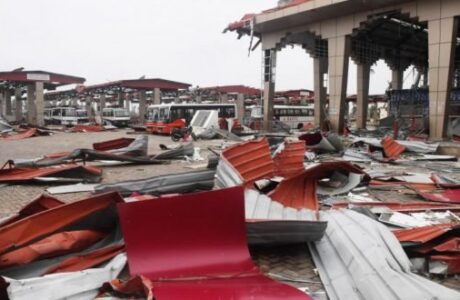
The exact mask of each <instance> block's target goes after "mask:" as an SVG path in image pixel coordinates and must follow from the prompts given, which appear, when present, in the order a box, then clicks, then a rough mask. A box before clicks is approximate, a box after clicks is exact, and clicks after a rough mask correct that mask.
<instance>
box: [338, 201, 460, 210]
mask: <svg viewBox="0 0 460 300" xmlns="http://www.w3.org/2000/svg"><path fill="white" fill-rule="evenodd" d="M352 207H367V208H369V209H371V210H372V209H373V208H379V207H382V208H388V209H390V210H392V211H397V212H417V211H426V210H432V211H437V210H443V211H444V210H450V211H459V210H460V206H459V205H448V204H442V203H433V202H377V201H375V202H353V201H351V202H334V203H333V204H332V208H335V209H338V208H352Z"/></svg>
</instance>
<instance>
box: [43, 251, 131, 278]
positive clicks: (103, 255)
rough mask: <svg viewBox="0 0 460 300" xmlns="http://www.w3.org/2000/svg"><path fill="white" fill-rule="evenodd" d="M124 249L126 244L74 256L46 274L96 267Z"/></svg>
mask: <svg viewBox="0 0 460 300" xmlns="http://www.w3.org/2000/svg"><path fill="white" fill-rule="evenodd" d="M123 250H124V245H114V246H109V247H106V248H101V249H97V250H94V251H91V252H89V253H86V254H83V255H77V256H72V257H70V258H68V259H65V260H63V261H62V262H61V263H59V264H58V265H56V266H54V267H52V268H50V269H49V270H47V271H46V274H52V273H62V272H75V271H80V270H85V269H89V268H93V267H96V266H98V265H100V264H102V263H104V262H106V261H108V260H110V259H112V258H113V257H115V256H117V255H118V254H120V253H121V252H123Z"/></svg>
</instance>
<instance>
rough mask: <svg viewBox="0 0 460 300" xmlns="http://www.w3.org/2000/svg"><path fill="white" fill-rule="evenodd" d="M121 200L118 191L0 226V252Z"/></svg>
mask: <svg viewBox="0 0 460 300" xmlns="http://www.w3.org/2000/svg"><path fill="white" fill-rule="evenodd" d="M122 201H123V199H122V198H121V197H120V195H119V194H118V193H107V194H102V195H99V196H94V197H91V198H88V199H85V200H82V201H78V202H74V203H70V204H66V205H61V206H58V207H55V208H52V209H49V210H46V211H44V212H40V213H37V214H34V215H31V216H29V217H27V218H24V219H22V220H19V221H17V222H15V223H12V224H9V225H6V226H2V227H0V237H1V238H0V254H2V253H5V252H7V251H11V250H14V249H17V248H19V247H22V246H24V245H27V244H28V243H30V242H32V241H34V240H36V239H38V238H43V237H45V236H47V235H49V234H51V233H54V232H56V231H57V230H59V229H61V228H64V227H65V226H68V225H71V224H73V223H75V222H77V221H78V220H81V219H83V218H85V217H87V216H88V215H90V214H92V213H94V212H98V211H101V210H103V209H106V208H108V207H110V206H112V205H114V204H115V203H117V202H122Z"/></svg>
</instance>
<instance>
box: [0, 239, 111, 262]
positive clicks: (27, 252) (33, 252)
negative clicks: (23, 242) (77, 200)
mask: <svg viewBox="0 0 460 300" xmlns="http://www.w3.org/2000/svg"><path fill="white" fill-rule="evenodd" d="M104 236H106V234H105V233H104V232H100V231H95V230H77V231H66V232H59V233H55V234H53V235H50V236H48V237H46V238H44V239H42V240H39V241H38V242H35V243H32V244H30V245H27V246H24V247H22V248H19V249H17V250H13V251H10V252H8V253H5V254H3V255H0V268H7V267H12V266H16V265H23V264H28V263H30V262H33V261H36V260H40V259H44V258H48V257H54V256H60V255H64V254H67V253H72V252H78V251H81V250H83V249H85V248H87V247H89V246H91V245H92V244H94V243H95V242H97V241H99V240H101V239H102V238H103V237H104Z"/></svg>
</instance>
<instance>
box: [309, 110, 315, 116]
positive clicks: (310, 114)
mask: <svg viewBox="0 0 460 300" xmlns="http://www.w3.org/2000/svg"><path fill="white" fill-rule="evenodd" d="M314 114H315V111H314V110H313V109H309V110H308V116H310V117H311V116H313V115H314Z"/></svg>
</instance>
